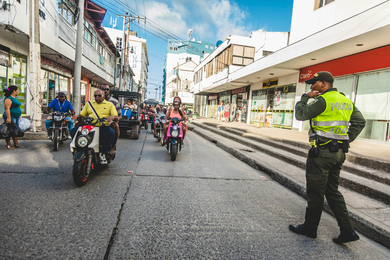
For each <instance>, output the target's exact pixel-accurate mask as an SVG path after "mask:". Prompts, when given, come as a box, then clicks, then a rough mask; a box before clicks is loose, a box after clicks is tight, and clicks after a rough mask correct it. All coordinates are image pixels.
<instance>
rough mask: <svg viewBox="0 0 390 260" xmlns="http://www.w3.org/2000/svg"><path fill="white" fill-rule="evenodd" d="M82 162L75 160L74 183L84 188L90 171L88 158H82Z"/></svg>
mask: <svg viewBox="0 0 390 260" xmlns="http://www.w3.org/2000/svg"><path fill="white" fill-rule="evenodd" d="M82 157H83V158H81V160H75V161H74V164H73V172H72V175H73V181H74V183H75V184H76V185H77V186H78V187H82V186H84V185H85V184H86V183H87V181H88V177H85V175H86V173H87V169H88V158H86V157H85V156H82Z"/></svg>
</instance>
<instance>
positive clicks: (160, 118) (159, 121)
mask: <svg viewBox="0 0 390 260" xmlns="http://www.w3.org/2000/svg"><path fill="white" fill-rule="evenodd" d="M164 118H165V114H164V113H159V114H158V115H157V116H156V119H155V121H154V123H155V124H156V131H155V133H154V138H156V139H157V142H160V143H161V145H164V131H163V125H164V123H165V119H164Z"/></svg>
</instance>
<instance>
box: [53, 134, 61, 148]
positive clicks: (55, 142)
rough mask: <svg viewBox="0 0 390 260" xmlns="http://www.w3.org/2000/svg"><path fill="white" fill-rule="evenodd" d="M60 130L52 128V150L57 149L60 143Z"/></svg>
mask: <svg viewBox="0 0 390 260" xmlns="http://www.w3.org/2000/svg"><path fill="white" fill-rule="evenodd" d="M59 139H60V130H58V129H54V133H53V140H54V151H58V147H59V145H60V140H59Z"/></svg>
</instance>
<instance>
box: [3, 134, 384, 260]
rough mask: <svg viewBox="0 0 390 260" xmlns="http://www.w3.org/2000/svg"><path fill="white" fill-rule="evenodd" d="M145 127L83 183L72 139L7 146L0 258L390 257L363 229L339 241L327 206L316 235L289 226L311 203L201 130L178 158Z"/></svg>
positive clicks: (120, 144) (122, 143)
mask: <svg viewBox="0 0 390 260" xmlns="http://www.w3.org/2000/svg"><path fill="white" fill-rule="evenodd" d="M141 133H142V134H141V136H140V139H139V140H130V139H129V138H126V137H125V138H121V139H120V141H119V142H118V150H117V157H116V159H115V161H114V162H113V163H112V164H110V165H109V166H108V167H107V168H106V169H104V170H102V171H100V172H99V173H98V174H95V175H93V176H92V177H91V179H90V181H89V183H88V184H87V185H85V186H84V187H81V188H78V187H76V186H75V185H74V183H73V180H72V176H71V168H72V155H71V153H70V151H69V142H67V143H65V144H64V145H63V146H61V147H60V149H59V151H58V152H53V148H52V143H51V142H50V141H22V143H23V145H25V146H26V148H25V149H19V150H14V151H9V150H5V149H4V147H0V158H1V164H0V165H1V167H0V198H1V199H0V208H1V211H0V259H104V258H106V259H150V258H156V259H198V258H214V259H354V260H355V259H390V250H389V249H386V248H384V247H382V246H380V245H378V244H377V243H375V242H372V241H371V240H369V239H367V238H365V237H364V236H361V240H360V241H357V242H354V243H350V244H347V245H345V246H340V245H336V244H334V243H333V242H332V238H333V237H334V236H337V235H338V232H339V231H338V227H337V223H336V220H335V219H334V218H333V217H332V216H330V215H329V214H326V213H323V216H322V220H321V223H320V227H319V231H318V237H317V239H310V238H306V237H303V236H299V235H296V234H294V233H292V232H290V231H289V230H288V225H289V224H297V223H301V222H302V220H303V216H304V211H305V206H306V202H305V200H304V199H303V198H301V197H300V196H298V195H296V194H295V193H293V192H291V191H290V190H288V189H286V188H284V187H283V186H281V185H279V184H278V183H277V182H275V181H273V180H271V179H270V178H269V177H268V176H267V175H265V174H263V173H262V172H259V171H257V170H254V169H253V168H251V167H249V166H247V165H246V164H244V163H242V162H241V161H239V160H237V159H235V158H234V157H232V156H231V155H229V154H227V153H226V152H224V151H222V150H221V149H219V148H217V147H216V146H214V145H213V144H212V143H209V142H207V141H205V140H204V139H202V138H200V137H199V136H197V135H196V134H194V133H189V134H188V136H187V138H186V143H185V147H184V149H183V151H182V152H181V153H180V154H179V155H178V157H177V160H176V162H171V161H170V156H169V154H168V153H167V151H166V149H165V148H163V147H161V146H160V145H159V143H158V142H156V140H154V139H153V137H152V135H151V134H147V133H146V131H145V130H142V132H141ZM129 172H130V173H129Z"/></svg>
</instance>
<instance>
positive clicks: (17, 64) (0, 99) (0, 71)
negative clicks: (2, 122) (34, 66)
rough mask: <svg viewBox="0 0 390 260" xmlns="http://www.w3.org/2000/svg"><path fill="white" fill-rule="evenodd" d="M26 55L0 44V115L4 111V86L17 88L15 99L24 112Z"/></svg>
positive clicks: (0, 115)
mask: <svg viewBox="0 0 390 260" xmlns="http://www.w3.org/2000/svg"><path fill="white" fill-rule="evenodd" d="M26 80H27V56H25V55H22V54H20V53H17V52H15V51H13V50H11V49H10V48H7V47H5V46H3V45H0V117H2V116H3V113H4V93H3V91H4V88H7V87H8V86H11V85H15V86H17V87H18V88H19V95H18V97H17V99H18V100H19V101H20V102H21V103H22V105H21V106H20V107H21V109H22V114H26Z"/></svg>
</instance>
